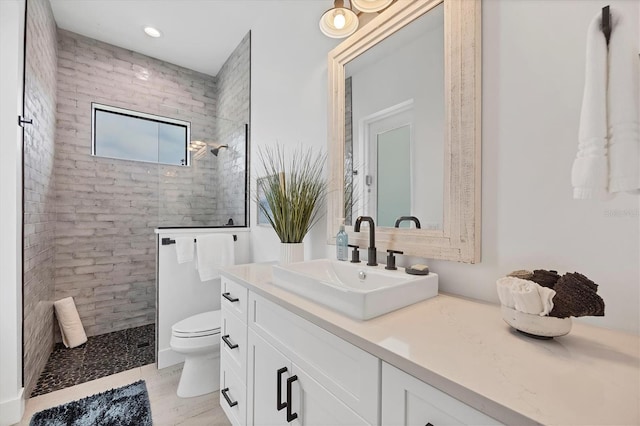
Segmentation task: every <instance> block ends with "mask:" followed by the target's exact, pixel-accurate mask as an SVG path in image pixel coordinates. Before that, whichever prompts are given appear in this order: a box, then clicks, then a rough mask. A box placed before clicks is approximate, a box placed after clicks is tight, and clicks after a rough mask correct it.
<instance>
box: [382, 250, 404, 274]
mask: <svg viewBox="0 0 640 426" xmlns="http://www.w3.org/2000/svg"><path fill="white" fill-rule="evenodd" d="M387 253H388V254H387V266H385V267H384V269H388V270H390V271H395V270H396V269H398V268H396V257H395V256H394V254H404V252H401V251H399V250H387Z"/></svg>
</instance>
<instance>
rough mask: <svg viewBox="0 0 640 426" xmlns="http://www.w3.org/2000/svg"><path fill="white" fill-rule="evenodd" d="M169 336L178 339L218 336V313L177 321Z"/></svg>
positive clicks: (205, 313)
mask: <svg viewBox="0 0 640 426" xmlns="http://www.w3.org/2000/svg"><path fill="white" fill-rule="evenodd" d="M171 334H172V335H173V336H175V337H180V338H193V337H205V336H211V335H215V334H220V311H209V312H203V313H201V314H197V315H193V316H190V317H189V318H185V319H183V320H182V321H178V322H177V323H175V324H174V325H173V326H172V327H171Z"/></svg>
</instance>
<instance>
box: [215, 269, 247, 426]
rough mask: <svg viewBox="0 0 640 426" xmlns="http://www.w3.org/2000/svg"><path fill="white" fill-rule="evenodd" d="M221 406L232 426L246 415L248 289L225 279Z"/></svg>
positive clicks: (237, 423) (222, 299) (242, 423)
mask: <svg viewBox="0 0 640 426" xmlns="http://www.w3.org/2000/svg"><path fill="white" fill-rule="evenodd" d="M221 290H222V295H221V299H220V300H221V310H220V337H221V339H220V406H221V407H222V409H223V410H224V412H225V413H226V415H227V417H228V418H229V420H230V421H231V423H233V424H234V425H235V426H241V425H245V424H246V414H247V404H246V401H247V391H246V390H247V385H246V380H247V302H248V293H249V292H248V290H247V289H246V288H245V287H243V286H240V285H238V284H236V283H235V282H233V281H232V280H229V279H228V278H225V277H222V281H221Z"/></svg>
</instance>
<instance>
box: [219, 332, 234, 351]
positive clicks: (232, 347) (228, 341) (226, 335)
mask: <svg viewBox="0 0 640 426" xmlns="http://www.w3.org/2000/svg"><path fill="white" fill-rule="evenodd" d="M222 340H224V342H225V343H226V344H227V346H229V349H235V348H237V347H238V344H237V343H233V342H232V341H231V340H229V335H228V334H225V335H224V336H222Z"/></svg>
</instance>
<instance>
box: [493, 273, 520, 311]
mask: <svg viewBox="0 0 640 426" xmlns="http://www.w3.org/2000/svg"><path fill="white" fill-rule="evenodd" d="M512 278H513V277H504V278H500V279H499V280H498V281H496V288H497V290H498V298H499V299H500V303H501V304H502V306H506V307H507V308H511V309H515V307H516V303H515V300H513V294H511V284H512Z"/></svg>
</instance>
